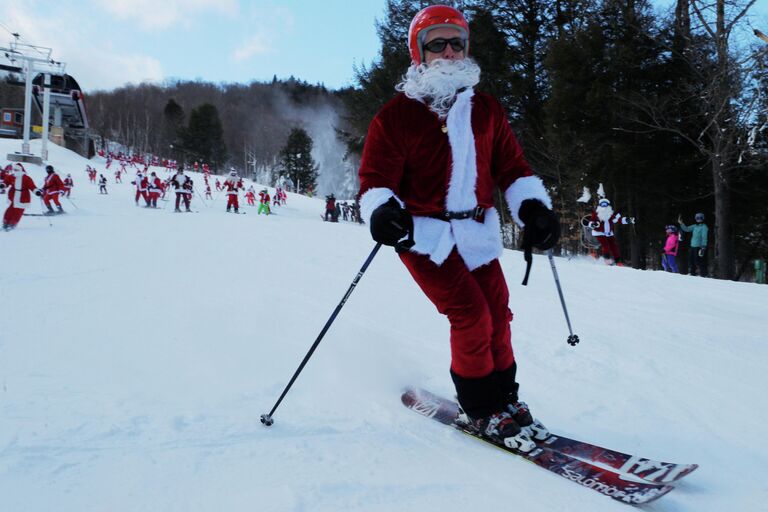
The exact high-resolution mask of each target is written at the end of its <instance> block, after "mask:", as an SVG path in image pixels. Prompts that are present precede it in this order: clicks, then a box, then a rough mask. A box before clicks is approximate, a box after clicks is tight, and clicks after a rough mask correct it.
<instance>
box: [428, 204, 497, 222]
mask: <svg viewBox="0 0 768 512" xmlns="http://www.w3.org/2000/svg"><path fill="white" fill-rule="evenodd" d="M429 217H432V218H435V219H440V220H446V221H448V220H460V219H473V220H476V221H477V222H485V208H483V207H482V206H475V207H474V208H473V209H471V210H465V211H463V212H441V213H436V214H434V215H429Z"/></svg>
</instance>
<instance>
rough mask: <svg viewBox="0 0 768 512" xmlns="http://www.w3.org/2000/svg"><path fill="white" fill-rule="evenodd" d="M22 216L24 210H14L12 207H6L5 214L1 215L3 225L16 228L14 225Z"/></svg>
mask: <svg viewBox="0 0 768 512" xmlns="http://www.w3.org/2000/svg"><path fill="white" fill-rule="evenodd" d="M22 215H24V210H23V209H22V208H14V207H13V206H8V208H7V209H6V210H5V213H4V214H3V224H4V225H8V226H16V224H18V223H19V221H20V220H21V217H22Z"/></svg>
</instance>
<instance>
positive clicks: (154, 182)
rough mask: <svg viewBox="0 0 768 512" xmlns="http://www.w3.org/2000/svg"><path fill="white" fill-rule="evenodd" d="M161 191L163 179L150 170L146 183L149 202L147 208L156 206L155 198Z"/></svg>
mask: <svg viewBox="0 0 768 512" xmlns="http://www.w3.org/2000/svg"><path fill="white" fill-rule="evenodd" d="M162 191H163V181H162V180H161V179H160V178H159V177H158V176H157V174H155V173H154V172H152V173H151V174H150V175H149V184H148V194H149V202H148V204H147V207H148V208H150V207H151V208H157V200H158V199H159V198H160V194H161V193H162Z"/></svg>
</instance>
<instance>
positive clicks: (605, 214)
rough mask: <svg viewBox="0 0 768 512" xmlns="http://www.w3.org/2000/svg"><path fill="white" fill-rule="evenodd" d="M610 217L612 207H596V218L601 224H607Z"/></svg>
mask: <svg viewBox="0 0 768 512" xmlns="http://www.w3.org/2000/svg"><path fill="white" fill-rule="evenodd" d="M611 215H613V207H612V206H598V207H597V218H598V219H600V220H601V221H603V222H607V221H608V219H610V218H611Z"/></svg>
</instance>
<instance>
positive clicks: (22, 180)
mask: <svg viewBox="0 0 768 512" xmlns="http://www.w3.org/2000/svg"><path fill="white" fill-rule="evenodd" d="M0 187H2V188H4V189H6V190H7V191H8V203H9V204H8V208H6V210H5V213H4V214H3V229H4V230H6V231H10V230H12V229H14V228H15V227H16V226H17V225H18V224H19V221H20V220H21V217H22V216H23V215H24V210H25V209H26V208H28V207H29V205H30V203H31V202H32V194H33V193H34V194H35V195H36V196H38V197H39V196H42V195H43V192H42V190H37V186H36V185H35V182H34V181H32V178H30V177H29V175H27V172H26V170H25V169H24V166H23V165H21V164H20V163H18V162H17V163H15V164H13V170H12V171H11V172H10V173H6V175H5V177H4V178H3V183H2V184H0Z"/></svg>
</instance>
